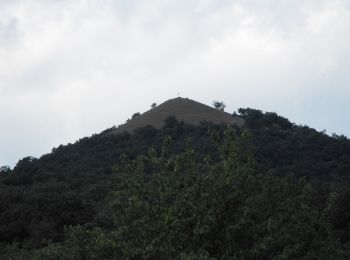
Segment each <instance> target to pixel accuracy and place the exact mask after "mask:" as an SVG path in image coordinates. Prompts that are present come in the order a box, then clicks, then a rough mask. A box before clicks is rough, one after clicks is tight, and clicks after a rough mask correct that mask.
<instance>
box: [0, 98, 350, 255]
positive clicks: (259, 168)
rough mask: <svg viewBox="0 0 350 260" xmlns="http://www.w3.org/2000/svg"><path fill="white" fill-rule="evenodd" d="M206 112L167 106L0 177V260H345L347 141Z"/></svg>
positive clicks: (280, 120) (281, 121)
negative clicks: (228, 258) (218, 118)
mask: <svg viewBox="0 0 350 260" xmlns="http://www.w3.org/2000/svg"><path fill="white" fill-rule="evenodd" d="M169 103H170V104H169ZM183 103H184V105H183V106H181V105H180V104H183ZM203 106H204V105H201V104H198V103H196V102H195V101H190V100H184V99H175V100H170V101H168V102H165V103H164V104H161V105H159V106H158V107H157V108H158V109H157V108H155V109H152V110H150V111H148V112H146V113H144V114H143V115H141V116H140V118H139V119H140V121H133V123H132V124H129V123H131V122H132V121H129V123H127V124H126V125H124V126H122V128H120V129H118V128H115V127H113V128H110V129H107V130H105V131H103V132H102V133H100V134H95V135H92V136H91V137H84V138H82V139H80V140H78V141H77V142H75V143H74V144H69V145H62V146H59V147H57V148H54V149H53V150H52V152H50V153H48V154H46V155H43V156H42V157H41V158H38V159H37V158H33V157H26V158H23V159H22V160H20V161H19V162H18V163H17V165H16V167H15V168H14V169H12V170H6V171H0V258H1V259H31V258H32V259H67V258H69V257H70V258H71V259H118V258H121V259H157V257H160V256H163V257H161V258H167V257H169V256H171V258H178V259H181V258H182V259H209V258H210V257H211V258H214V259H222V258H225V254H226V256H234V257H236V258H243V259H274V258H278V257H280V258H282V257H284V258H285V259H349V257H348V256H349V253H350V217H349V216H350V205H349V203H348V201H349V199H350V189H349V187H350V185H349V184H350V141H349V139H347V138H346V137H345V136H341V135H340V136H338V135H334V136H328V135H326V134H325V133H323V132H317V131H316V130H314V129H312V128H310V127H307V126H298V125H295V124H293V123H291V122H289V120H288V119H286V118H284V117H281V116H279V115H277V114H276V113H269V112H266V113H263V112H262V111H259V110H255V109H249V108H247V109H239V110H238V117H237V116H235V117H233V116H231V115H230V114H227V113H223V112H220V111H213V110H212V109H208V107H206V106H204V107H203ZM170 107H177V108H178V111H180V109H184V110H181V111H183V112H182V113H180V114H177V116H176V117H172V118H170V119H169V117H168V118H166V119H165V120H164V123H162V124H161V123H160V120H161V119H162V118H164V116H167V115H176V113H175V112H174V113H172V111H171V110H169V108H170ZM191 107H194V109H193V110H191V109H190V108H191ZM165 108H167V109H165ZM197 108H198V109H197ZM162 111H163V112H162ZM184 111H186V113H185V112H184ZM191 111H192V112H191ZM198 111H199V112H198ZM204 111H211V112H208V113H213V114H214V113H216V112H218V113H219V114H217V113H216V114H215V115H217V116H218V117H221V119H220V120H219V121H214V122H215V123H213V121H210V120H208V119H209V118H214V117H211V116H208V115H206V113H204ZM178 113H179V112H178ZM199 114H202V116H203V117H202V118H203V120H202V118H200V119H197V121H195V122H192V121H186V122H187V123H186V122H184V121H185V120H190V119H186V118H191V116H192V117H193V116H194V115H199ZM157 115H159V116H157ZM160 115H162V116H160ZM231 117H232V118H233V121H232V118H231ZM147 118H148V119H149V120H150V121H147V120H146V119H147ZM198 118H199V117H198ZM152 120H154V121H152ZM242 122H244V124H242ZM141 123H142V124H141ZM217 123H221V124H217ZM137 124H140V126H143V127H141V128H136V125H137ZM228 124H232V128H229V130H227V125H228ZM121 129H123V130H121ZM179 238H181V239H179ZM346 254H347V255H346ZM94 257H95V258H94ZM191 257H192V258H191Z"/></svg>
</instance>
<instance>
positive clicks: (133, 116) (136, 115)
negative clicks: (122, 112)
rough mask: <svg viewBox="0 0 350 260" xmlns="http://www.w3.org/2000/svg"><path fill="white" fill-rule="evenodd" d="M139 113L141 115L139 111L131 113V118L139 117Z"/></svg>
mask: <svg viewBox="0 0 350 260" xmlns="http://www.w3.org/2000/svg"><path fill="white" fill-rule="evenodd" d="M140 115H141V114H140V112H137V113H135V114H133V115H132V117H131V118H136V117H139V116H140Z"/></svg>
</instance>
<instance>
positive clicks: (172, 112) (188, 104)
mask: <svg viewBox="0 0 350 260" xmlns="http://www.w3.org/2000/svg"><path fill="white" fill-rule="evenodd" d="M169 116H175V117H176V119H177V120H178V121H182V122H184V123H187V124H193V125H199V124H200V122H203V121H206V122H211V123H213V124H221V123H224V124H231V125H237V126H242V125H243V124H244V120H243V119H242V118H240V117H233V116H232V115H231V114H229V113H226V112H223V111H220V110H217V109H214V108H212V107H209V106H207V105H204V104H202V103H199V102H196V101H194V100H191V99H187V98H181V97H179V98H174V99H170V100H167V101H165V102H164V103H162V104H160V105H159V106H157V107H155V108H153V109H151V110H148V111H147V112H145V113H143V114H141V115H140V116H138V117H136V118H133V119H130V120H129V121H128V122H127V123H125V124H124V125H121V126H119V127H118V128H116V129H115V130H114V131H113V133H115V134H118V133H122V132H125V131H126V132H130V133H131V132H133V131H134V130H135V129H137V128H140V127H144V126H147V125H151V126H153V127H154V128H157V129H160V128H162V127H163V125H164V120H165V119H166V118H168V117H169Z"/></svg>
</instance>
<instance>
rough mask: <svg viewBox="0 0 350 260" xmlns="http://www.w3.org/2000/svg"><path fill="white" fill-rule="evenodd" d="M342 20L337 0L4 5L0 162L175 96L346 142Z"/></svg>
mask: <svg viewBox="0 0 350 260" xmlns="http://www.w3.org/2000/svg"><path fill="white" fill-rule="evenodd" d="M349 24H350V6H349V3H348V1H346V0H343V1H341V0H339V1H338V0H335V1H325V0H322V1H321V0H317V1H316V0H311V1H281V0H269V1H258V0H249V1H243V0H241V1H224V0H222V1H210V0H207V1H199V0H198V1H196V0H190V1H175V0H171V1H160V0H158V1H156V0H155V1H141V0H139V1H137V0H134V1H112V0H108V1H98V0H76V1H68V0H63V1H53V0H36V1H34V0H26V1H24V0H11V1H4V0H3V1H1V2H0V120H1V122H3V124H2V125H4V127H1V130H0V165H1V164H6V163H9V164H12V165H13V163H14V162H15V161H16V160H17V159H19V158H20V157H23V156H25V155H35V156H39V155H40V154H42V153H44V152H48V151H50V149H51V148H52V147H53V146H57V145H59V144H60V143H66V142H72V141H74V140H76V139H77V138H79V137H82V136H85V135H90V134H92V133H94V132H98V131H101V130H103V129H104V128H107V127H109V126H111V125H113V124H118V123H122V122H123V121H125V120H126V119H127V117H128V116H129V115H131V114H132V113H133V112H136V111H144V110H146V109H147V108H148V105H149V104H151V103H152V102H153V101H155V102H158V103H159V102H161V101H163V100H165V99H167V98H171V97H174V96H176V95H177V93H178V92H180V94H181V95H182V96H188V97H191V98H194V99H197V100H199V101H202V102H205V103H207V104H210V103H211V101H212V100H213V99H223V100H224V101H225V102H226V103H227V104H228V109H230V110H234V109H236V108H238V107H246V106H250V107H256V108H261V109H266V110H270V111H276V112H278V113H280V114H283V115H285V116H288V117H290V118H291V119H292V120H295V121H296V122H300V123H307V124H309V125H311V126H313V127H317V128H318V129H323V128H327V129H329V130H330V131H337V132H339V133H345V134H347V135H350V125H349V124H348V123H347V122H344V121H342V120H340V118H342V117H346V114H345V113H346V111H347V110H349V108H350V107H349V106H350V105H348V104H347V99H348V97H349V96H350V95H349V94H350V93H349V88H348V86H347V83H348V82H349V78H350V76H349V75H348V71H347V68H349V65H350V64H349V61H350V53H349V47H348V46H350V27H349Z"/></svg>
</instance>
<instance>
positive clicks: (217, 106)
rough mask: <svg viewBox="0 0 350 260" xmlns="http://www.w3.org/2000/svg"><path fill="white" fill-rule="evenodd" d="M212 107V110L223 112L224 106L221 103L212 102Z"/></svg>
mask: <svg viewBox="0 0 350 260" xmlns="http://www.w3.org/2000/svg"><path fill="white" fill-rule="evenodd" d="M213 106H214V108H216V109H218V110H221V111H225V108H226V105H225V104H224V102H222V101H216V100H215V101H214V102H213Z"/></svg>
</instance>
